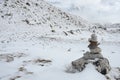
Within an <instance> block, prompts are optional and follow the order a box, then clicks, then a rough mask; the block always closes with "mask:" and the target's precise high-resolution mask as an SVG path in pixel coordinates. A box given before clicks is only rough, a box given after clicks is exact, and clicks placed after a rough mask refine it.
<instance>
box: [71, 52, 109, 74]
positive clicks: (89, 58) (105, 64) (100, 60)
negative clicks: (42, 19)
mask: <svg viewBox="0 0 120 80" xmlns="http://www.w3.org/2000/svg"><path fill="white" fill-rule="evenodd" d="M88 63H91V64H93V65H95V67H96V70H97V71H98V72H100V73H101V74H104V75H105V74H107V73H108V72H109V71H110V70H111V67H110V65H109V61H108V59H106V58H104V57H103V56H102V55H101V54H92V53H90V52H86V53H85V54H84V56H83V57H82V58H79V59H77V60H75V61H72V68H73V69H76V70H78V71H80V72H81V71H83V69H84V68H85V66H86V64H88Z"/></svg>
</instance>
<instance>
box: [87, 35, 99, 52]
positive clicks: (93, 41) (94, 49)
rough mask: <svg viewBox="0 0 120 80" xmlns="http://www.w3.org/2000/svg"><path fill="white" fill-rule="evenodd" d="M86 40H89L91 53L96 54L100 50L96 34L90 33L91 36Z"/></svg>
mask: <svg viewBox="0 0 120 80" xmlns="http://www.w3.org/2000/svg"><path fill="white" fill-rule="evenodd" d="M88 41H89V42H90V44H89V45H88V47H89V49H90V52H91V53H93V54H98V53H100V52H101V49H100V48H99V47H98V45H99V43H98V41H97V36H96V35H95V34H92V35H91V38H89V39H88Z"/></svg>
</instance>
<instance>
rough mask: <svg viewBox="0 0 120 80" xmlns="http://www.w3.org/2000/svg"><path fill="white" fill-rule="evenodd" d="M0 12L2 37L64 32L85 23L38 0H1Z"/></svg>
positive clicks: (77, 28) (16, 37)
mask: <svg viewBox="0 0 120 80" xmlns="http://www.w3.org/2000/svg"><path fill="white" fill-rule="evenodd" d="M0 16H1V17H0V21H1V22H0V24H1V28H0V31H1V33H2V34H1V35H0V36H1V38H2V39H3V40H4V39H9V40H15V39H21V38H23V39H26V38H27V39H28V38H33V37H40V36H46V35H50V34H51V35H56V34H57V35H58V34H62V35H67V34H66V33H65V32H66V31H70V30H75V31H77V30H78V31H79V29H81V28H85V27H87V26H88V25H89V24H88V22H87V21H85V20H83V19H82V18H80V17H77V16H73V15H71V14H68V13H65V12H62V11H61V10H59V9H57V8H55V7H53V6H52V5H50V4H48V3H46V2H44V1H42V0H23V1H21V0H14V1H13V0H5V1H3V2H2V3H1V4H0ZM7 32H9V33H7ZM3 34H4V36H2V35H3ZM5 35H6V36H5ZM7 35H9V36H7ZM4 37H5V38H4ZM11 38H12V39H11Z"/></svg>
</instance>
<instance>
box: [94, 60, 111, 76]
mask: <svg viewBox="0 0 120 80" xmlns="http://www.w3.org/2000/svg"><path fill="white" fill-rule="evenodd" d="M93 64H94V65H95V66H96V69H97V71H98V72H100V73H101V74H104V75H105V74H107V73H108V72H109V71H110V70H111V67H110V65H109V61H108V59H107V58H103V59H99V60H97V61H95V62H94V63H93Z"/></svg>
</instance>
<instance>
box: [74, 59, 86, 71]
mask: <svg viewBox="0 0 120 80" xmlns="http://www.w3.org/2000/svg"><path fill="white" fill-rule="evenodd" d="M86 64H87V60H85V59H84V58H80V59H77V60H75V61H72V67H73V69H76V70H78V71H82V70H83V69H84V68H85V65H86Z"/></svg>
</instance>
